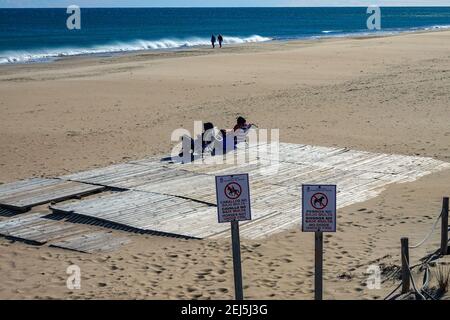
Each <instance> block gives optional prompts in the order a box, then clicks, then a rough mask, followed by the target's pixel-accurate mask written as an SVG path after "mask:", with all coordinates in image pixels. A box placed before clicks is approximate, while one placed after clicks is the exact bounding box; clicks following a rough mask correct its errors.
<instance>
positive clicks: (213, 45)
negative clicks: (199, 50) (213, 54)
mask: <svg viewBox="0 0 450 320" xmlns="http://www.w3.org/2000/svg"><path fill="white" fill-rule="evenodd" d="M211 44H212V47H213V49H214V48H215V47H216V36H215V35H211Z"/></svg>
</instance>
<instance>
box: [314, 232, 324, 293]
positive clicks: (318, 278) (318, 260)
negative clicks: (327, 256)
mask: <svg viewBox="0 0 450 320" xmlns="http://www.w3.org/2000/svg"><path fill="white" fill-rule="evenodd" d="M314 238H315V245H314V250H315V259H314V260H315V264H314V299H315V300H322V298H323V275H322V272H323V232H322V231H316V232H315V233H314Z"/></svg>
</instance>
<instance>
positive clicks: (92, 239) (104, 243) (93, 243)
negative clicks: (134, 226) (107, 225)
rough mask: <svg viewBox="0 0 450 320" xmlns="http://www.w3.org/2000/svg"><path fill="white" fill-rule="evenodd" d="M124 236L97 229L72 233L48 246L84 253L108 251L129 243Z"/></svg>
mask: <svg viewBox="0 0 450 320" xmlns="http://www.w3.org/2000/svg"><path fill="white" fill-rule="evenodd" d="M130 242H131V240H129V239H128V238H126V237H116V236H114V235H112V234H110V233H108V232H104V231H99V232H93V233H84V234H79V235H74V236H72V237H69V238H67V239H64V240H61V241H58V242H54V243H52V244H51V245H50V247H54V248H60V249H68V250H72V251H78V252H84V253H97V252H110V251H114V250H117V249H118V248H120V247H121V246H123V245H125V244H128V243H130Z"/></svg>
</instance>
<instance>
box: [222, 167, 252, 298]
mask: <svg viewBox="0 0 450 320" xmlns="http://www.w3.org/2000/svg"><path fill="white" fill-rule="evenodd" d="M216 197H217V214H218V218H219V223H227V222H230V223H231V241H232V244H231V246H232V251H233V270H234V290H235V298H236V300H244V290H243V288H242V264H241V244H240V239H239V238H240V237H239V221H247V220H251V219H252V218H251V209H250V187H249V182H248V174H239V175H229V176H218V177H216Z"/></svg>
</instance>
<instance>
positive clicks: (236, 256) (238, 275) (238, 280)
mask: <svg viewBox="0 0 450 320" xmlns="http://www.w3.org/2000/svg"><path fill="white" fill-rule="evenodd" d="M231 241H232V244H231V245H232V248H233V270H234V291H235V298H236V300H244V290H243V289H242V267H241V241H240V239H239V221H232V222H231Z"/></svg>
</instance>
